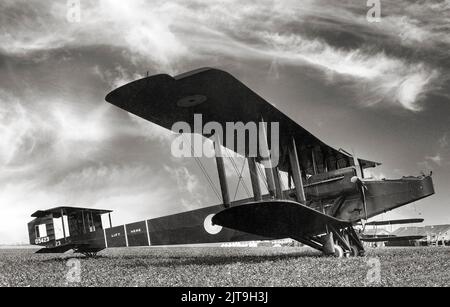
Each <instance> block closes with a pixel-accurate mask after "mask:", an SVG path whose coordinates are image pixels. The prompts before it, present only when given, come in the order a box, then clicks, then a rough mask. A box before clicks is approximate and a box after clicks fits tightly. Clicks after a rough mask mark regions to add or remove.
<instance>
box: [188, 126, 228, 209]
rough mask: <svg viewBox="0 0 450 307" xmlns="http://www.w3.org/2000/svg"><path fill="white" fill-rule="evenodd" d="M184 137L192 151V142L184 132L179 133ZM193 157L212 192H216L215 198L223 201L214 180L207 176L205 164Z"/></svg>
mask: <svg viewBox="0 0 450 307" xmlns="http://www.w3.org/2000/svg"><path fill="white" fill-rule="evenodd" d="M181 135H182V136H183V138H184V140H185V141H187V142H188V143H189V145H190V147H191V150H192V151H194V146H193V145H192V142H190V141H189V139H188V137H187V136H186V135H185V134H183V133H182V134H181ZM193 156H194V158H195V162H197V165H198V167H199V168H200V170H201V171H202V173H203V175H204V176H205V177H206V179H207V181H208V183H209V186H210V187H211V189H212V190H213V192H214V194H216V196H217V198H218V199H219V201H222V202H223V199H222V197H221V196H220V193H219V192H218V191H217V188H216V186H215V185H214V182H213V181H212V179H211V177H210V176H209V174H208V172H207V170H206V168H205V166H204V165H203V163H202V161H201V160H200V158H199V157H195V155H193Z"/></svg>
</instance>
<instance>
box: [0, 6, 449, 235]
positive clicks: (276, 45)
mask: <svg viewBox="0 0 450 307" xmlns="http://www.w3.org/2000/svg"><path fill="white" fill-rule="evenodd" d="M77 2H78V1H65V0H64V1H60V0H57V1H37V0H3V1H1V2H0V42H1V44H0V214H1V216H2V219H1V220H2V223H1V224H0V243H3V244H13V243H20V242H27V241H28V233H27V227H26V224H27V222H29V221H30V220H31V219H32V218H31V217H30V215H31V214H32V213H33V212H34V211H36V210H39V209H47V208H52V207H56V206H81V207H92V208H98V209H112V210H114V213H113V223H114V224H116V225H119V224H122V223H128V222H134V221H138V220H142V219H146V218H154V217H158V216H163V215H167V214H172V213H178V212H182V211H185V210H190V209H196V208H201V207H204V206H209V205H215V204H217V203H219V200H218V199H217V197H216V195H215V194H214V193H213V192H212V189H211V188H210V187H209V186H208V182H207V181H206V179H205V176H203V174H202V172H201V171H200V169H199V167H198V165H197V164H196V162H195V161H194V160H193V159H177V158H174V157H173V156H171V154H170V144H171V140H172V139H173V137H174V136H173V135H172V134H171V133H170V132H168V131H165V130H164V129H162V128H160V127H158V126H156V125H154V124H152V123H150V122H147V121H145V120H143V119H140V118H138V117H136V116H134V115H131V114H128V113H127V112H125V111H123V110H121V109H118V108H117V107H115V106H113V105H110V104H108V103H107V102H105V100H104V97H105V95H106V94H107V93H108V92H109V91H111V90H112V89H114V88H116V87H118V86H120V85H123V84H125V83H127V82H130V81H132V80H135V79H138V78H141V77H143V76H145V75H146V74H149V75H152V74H158V73H168V74H171V75H175V74H179V73H183V72H186V71H189V70H192V69H196V68H199V67H205V66H208V67H215V68H219V69H223V70H226V71H228V72H230V73H231V74H233V75H234V76H235V77H237V78H238V79H239V80H241V81H242V82H244V83H245V84H246V85H247V86H249V87H250V88H251V89H252V90H254V91H255V92H257V93H258V94H259V95H261V96H262V97H264V98H265V99H266V100H267V101H269V102H270V103H272V104H274V105H275V106H276V107H277V108H279V109H280V110H281V111H283V112H284V113H285V114H288V115H289V116H290V117H291V118H292V119H294V120H296V121H297V122H298V123H300V124H301V125H302V126H303V127H304V128H306V129H307V130H309V131H310V132H311V133H313V134H314V135H316V136H317V137H319V138H320V139H321V140H323V141H324V142H325V143H327V144H329V145H332V146H335V147H337V148H339V147H342V148H344V149H346V150H348V151H352V150H353V151H354V152H355V153H357V155H358V156H359V157H362V158H365V159H369V160H373V161H379V162H382V163H383V165H381V166H380V167H377V168H375V169H371V170H369V172H367V174H366V175H369V176H373V177H374V178H400V177H402V176H407V175H420V174H421V172H424V173H426V174H428V173H429V172H430V171H433V180H434V183H435V190H436V194H435V195H433V196H431V197H429V198H426V199H424V200H421V201H418V202H416V203H414V204H412V205H408V206H405V207H402V208H400V209H398V210H395V211H393V212H392V213H388V214H385V215H384V216H382V217H380V219H387V218H406V217H422V218H425V220H426V224H443V223H450V200H449V199H450V86H449V84H450V82H449V81H450V53H449V50H450V35H448V33H450V1H449V0H445V1H437V0H430V1H406V0H395V1H381V5H380V8H381V16H380V19H379V22H369V21H368V19H367V12H368V10H369V9H370V7H368V6H367V5H366V1H349V0H344V1H331V0H329V1H325V0H302V1H299V0H294V1H291V0H285V1H275V0H261V1H255V2H251V3H250V2H247V1H237V0H236V1H235V0H229V1H214V0H194V1H157V0H155V1H140V0H132V1H118V0H116V1H114V0H99V1H87V0H81V1H79V4H80V7H79V11H78V10H77V8H78V7H75V9H74V7H73V6H71V5H72V4H73V3H75V4H76V3H77ZM74 12H75V13H74ZM77 12H79V13H80V14H79V19H77V18H76V17H77V16H78V15H77V14H76V13H77ZM202 163H203V164H204V165H205V167H206V169H207V171H208V173H209V174H210V175H211V177H213V180H214V182H215V184H216V185H218V179H217V176H215V174H216V170H215V166H214V160H211V159H202ZM237 164H238V167H241V165H242V160H239V159H238V161H237ZM226 167H227V170H228V174H229V175H230V177H229V182H230V187H231V188H230V190H231V191H232V194H233V196H234V194H235V193H234V192H235V188H236V184H237V179H236V177H237V176H231V175H235V174H234V173H233V171H234V170H233V167H232V165H231V164H230V162H229V161H228V160H227V164H226ZM245 180H246V181H247V184H248V178H246V179H245ZM248 186H250V184H248ZM244 196H245V190H244V189H243V188H242V187H240V189H239V190H238V192H237V193H236V197H237V198H239V197H244Z"/></svg>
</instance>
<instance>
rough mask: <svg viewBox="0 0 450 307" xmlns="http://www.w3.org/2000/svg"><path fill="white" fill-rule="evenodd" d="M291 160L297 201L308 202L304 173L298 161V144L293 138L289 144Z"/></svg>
mask: <svg viewBox="0 0 450 307" xmlns="http://www.w3.org/2000/svg"><path fill="white" fill-rule="evenodd" d="M289 162H290V164H291V171H292V178H293V179H294V185H295V195H296V197H297V201H298V202H300V203H302V204H304V203H305V202H306V197H305V191H304V190H303V181H302V173H301V169H300V163H299V161H298V154H297V146H296V144H295V139H294V138H292V140H291V143H290V144H289Z"/></svg>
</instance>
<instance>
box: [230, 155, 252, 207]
mask: <svg viewBox="0 0 450 307" xmlns="http://www.w3.org/2000/svg"><path fill="white" fill-rule="evenodd" d="M244 168H245V159H244V162H243V163H242V168H241V172H240V175H239V180H238V183H237V186H236V191H235V192H234V200H236V195H237V192H238V191H239V184H240V182H241V180H242V183H243V186H244V188H245V190H246V192H247V195H248V197H251V196H250V193H249V191H248V190H247V188H246V186H245V182H244V178H243V176H242V173H243V172H244Z"/></svg>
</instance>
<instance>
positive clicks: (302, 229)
mask: <svg viewBox="0 0 450 307" xmlns="http://www.w3.org/2000/svg"><path fill="white" fill-rule="evenodd" d="M212 222H213V223H215V224H217V225H221V226H224V227H228V228H232V229H236V230H239V231H244V232H247V233H251V234H255V235H259V236H264V237H272V238H284V237H288V238H293V239H295V238H297V237H303V236H315V235H320V234H323V233H326V225H332V226H334V227H335V228H337V229H341V228H344V227H348V226H350V225H351V224H350V223H348V222H345V221H341V220H338V219H336V218H333V217H331V216H329V215H326V214H323V213H321V212H319V211H316V210H314V209H311V208H309V207H307V206H304V205H302V204H300V203H297V202H293V201H286V200H279V201H277V200H272V201H263V202H251V203H247V204H243V205H238V206H234V207H231V208H228V209H225V210H223V211H221V212H219V213H217V214H216V215H215V216H214V217H213V218H212Z"/></svg>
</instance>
